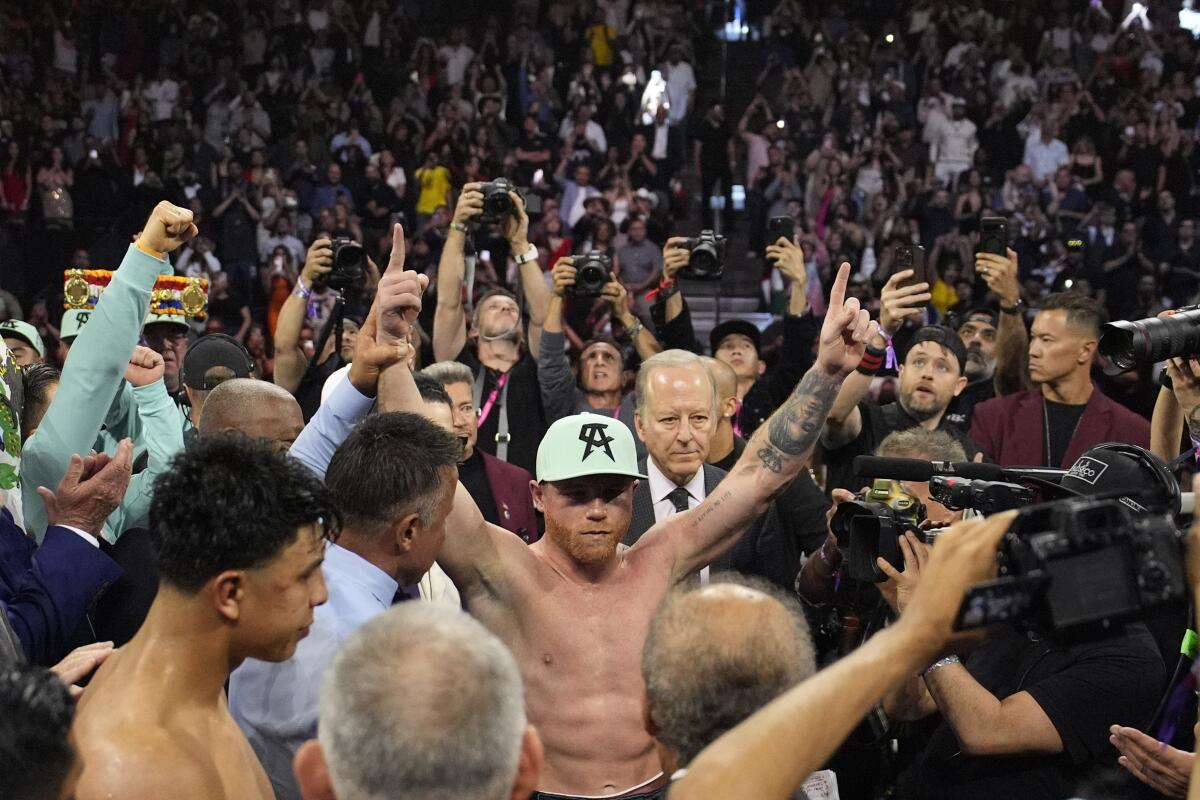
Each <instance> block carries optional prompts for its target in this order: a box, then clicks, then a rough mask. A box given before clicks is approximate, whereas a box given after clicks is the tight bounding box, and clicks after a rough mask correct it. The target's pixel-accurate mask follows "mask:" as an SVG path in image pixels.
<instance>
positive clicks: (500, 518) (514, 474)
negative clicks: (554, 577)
mask: <svg viewBox="0 0 1200 800" xmlns="http://www.w3.org/2000/svg"><path fill="white" fill-rule="evenodd" d="M474 452H476V453H478V454H479V455H480V457H482V458H483V471H484V474H486V475H487V483H488V487H489V488H490V489H491V490H492V500H493V501H494V502H495V504H496V524H497V525H499V526H500V527H501V528H504V529H505V530H510V531H512V532H513V533H515V534H517V535H518V536H520V537H521V538H522V539H524V540H525V541H527V542H529V543H533V542H535V541H537V540H538V538H539V536H540V535H541V534H540V533H539V532H538V521H537V512H535V511H534V510H533V497H532V496H531V495H530V494H529V482H530V481H532V480H533V476H532V475H530V474H529V473H528V472H527V471H526V470H523V469H521V468H520V467H518V466H517V465H516V464H509V463H508V462H507V461H501V460H500V459H498V458H496V457H495V456H493V455H489V454H488V453H485V452H483V451H482V450H475V451H474ZM490 521H491V520H489V522H490Z"/></svg>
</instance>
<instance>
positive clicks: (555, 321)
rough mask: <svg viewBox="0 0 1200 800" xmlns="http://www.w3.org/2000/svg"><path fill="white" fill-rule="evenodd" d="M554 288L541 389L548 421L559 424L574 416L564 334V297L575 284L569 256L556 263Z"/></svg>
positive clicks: (541, 355)
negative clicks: (564, 418)
mask: <svg viewBox="0 0 1200 800" xmlns="http://www.w3.org/2000/svg"><path fill="white" fill-rule="evenodd" d="M551 275H552V277H553V279H554V287H553V289H552V290H551V293H550V301H549V303H548V304H547V308H546V319H545V329H544V330H543V331H542V346H541V349H540V351H539V352H538V356H537V362H538V388H539V389H540V390H541V394H542V408H543V410H545V412H546V422H547V423H552V422H556V421H558V420H560V419H562V418H563V417H567V416H570V415H571V414H574V413H575V395H576V392H575V376H574V375H573V374H572V373H571V365H570V364H569V363H568V362H567V352H566V349H567V348H566V338H567V337H566V333H564V331H563V318H562V315H563V295H564V294H566V292H567V291H569V287H571V286H573V285H574V284H575V266H574V262H573V261H572V259H571V257H570V256H564V257H562V258H560V259H559V260H558V261H556V262H555V263H554V269H553V270H552V272H551Z"/></svg>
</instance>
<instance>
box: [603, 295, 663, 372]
mask: <svg viewBox="0 0 1200 800" xmlns="http://www.w3.org/2000/svg"><path fill="white" fill-rule="evenodd" d="M600 296H601V297H603V298H604V300H606V301H607V302H608V304H609V305H610V306H612V312H613V318H614V319H616V320H617V322H619V323H621V325H622V326H623V327H624V328H625V330H626V332H628V333H629V338H630V339H632V340H633V346H634V348H635V349H636V350H637V354H638V357H639V358H641V359H642V360H643V361H644V360H646V359H647V358H649V357H650V356H652V355H654V354H655V353H661V352H662V351H663V346H662V344H661V343H659V341H658V339H657V338H655V336H654V334H653V333H652V332H651V331H650V329H649V328H647V327H646V326H645V325H643V324H642V322H641V320H639V319H638V318H637V316H636V315H635V314H634V313H633V309H632V308H631V307H630V305H629V291H628V290H627V289H626V288H625V286H624V285H623V284H622V283H621V282H620V281H619V280H617V279H616V278H613V279H612V280H610V281H609V282H608V284H607V285H605V287H604V291H603V293H602V294H601V295H600Z"/></svg>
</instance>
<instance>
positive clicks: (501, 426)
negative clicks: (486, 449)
mask: <svg viewBox="0 0 1200 800" xmlns="http://www.w3.org/2000/svg"><path fill="white" fill-rule="evenodd" d="M480 366H481V367H482V369H480V370H479V376H478V377H476V378H475V386H474V387H473V389H472V394H473V395H474V400H475V406H476V407H477V408H479V401H480V400H481V399H482V398H483V382H484V379H485V378H486V377H487V367H485V366H483V365H482V364H481V365H480ZM497 399H499V401H500V412H499V413H500V416H499V417H498V418H497V419H496V458H498V459H500V460H501V461H507V460H508V443H509V441H510V440H511V439H512V436H510V435H509V433H508V373H507V372H505V373H502V374H501V375H500V379H499V380H497V381H496V385H495V386H493V387H492V391H491V392H489V393H488V397H487V400H486V401H484V404H483V407H482V408H480V409H479V422H478V424H477V427H478V428H483V424H484V423H485V422H487V419H488V417H490V416H491V415H492V409H493V408H495V407H496V401H497Z"/></svg>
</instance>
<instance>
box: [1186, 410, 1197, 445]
mask: <svg viewBox="0 0 1200 800" xmlns="http://www.w3.org/2000/svg"><path fill="white" fill-rule="evenodd" d="M1187 426H1188V433H1190V434H1191V435H1192V438H1193V439H1200V406H1196V407H1195V408H1193V409H1192V410H1191V411H1189V412H1188V415H1187Z"/></svg>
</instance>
